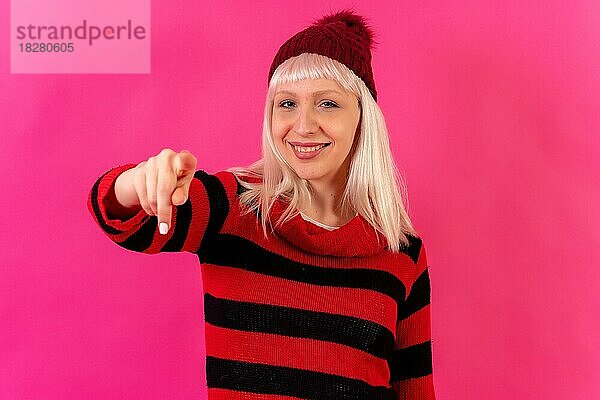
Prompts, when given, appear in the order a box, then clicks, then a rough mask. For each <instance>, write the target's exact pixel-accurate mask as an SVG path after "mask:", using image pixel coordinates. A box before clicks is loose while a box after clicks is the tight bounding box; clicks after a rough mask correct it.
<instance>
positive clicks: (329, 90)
mask: <svg viewBox="0 0 600 400" xmlns="http://www.w3.org/2000/svg"><path fill="white" fill-rule="evenodd" d="M325 93H335V94H338V95H340V96H341V95H342V93H341V92H339V91H337V90H333V89H328V90H319V91H316V92H313V93H312V95H313V97H317V96H320V95H322V94H325ZM280 94H289V95H292V96H294V95H296V93H294V92H290V91H289V90H281V91H279V92H277V93H275V96H278V95H280Z"/></svg>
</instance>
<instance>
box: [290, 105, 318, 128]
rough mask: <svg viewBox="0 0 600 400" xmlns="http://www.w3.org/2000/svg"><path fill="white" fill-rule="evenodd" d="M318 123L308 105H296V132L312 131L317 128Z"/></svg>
mask: <svg viewBox="0 0 600 400" xmlns="http://www.w3.org/2000/svg"><path fill="white" fill-rule="evenodd" d="M318 128H319V123H318V121H317V118H316V117H315V115H314V111H313V110H312V109H311V108H310V107H298V113H297V116H296V120H295V121H294V130H295V131H296V132H297V133H298V134H308V133H314V132H316V131H317V130H318Z"/></svg>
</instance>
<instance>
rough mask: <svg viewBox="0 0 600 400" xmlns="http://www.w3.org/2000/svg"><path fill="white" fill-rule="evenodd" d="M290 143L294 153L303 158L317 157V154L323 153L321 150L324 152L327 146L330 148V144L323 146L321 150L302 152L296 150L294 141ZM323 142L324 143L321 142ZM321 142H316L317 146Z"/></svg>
mask: <svg viewBox="0 0 600 400" xmlns="http://www.w3.org/2000/svg"><path fill="white" fill-rule="evenodd" d="M289 143H290V147H291V148H292V151H293V152H294V154H295V155H296V157H297V158H299V159H301V160H310V159H311V158H315V157H316V156H318V155H319V154H321V152H323V151H324V150H325V149H326V148H328V147H329V146H325V147H321V148H320V149H319V150H317V151H311V152H308V153H302V152H300V151H298V150H296V148H295V147H294V145H293V144H292V142H289ZM320 144H323V143H320ZM318 145H319V144H316V145H315V146H318ZM307 147H311V146H307Z"/></svg>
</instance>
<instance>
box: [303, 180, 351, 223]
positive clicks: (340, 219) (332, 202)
mask: <svg viewBox="0 0 600 400" xmlns="http://www.w3.org/2000/svg"><path fill="white" fill-rule="evenodd" d="M309 183H310V189H311V194H312V202H310V203H309V202H308V199H306V201H301V202H300V211H301V212H302V213H304V214H305V215H307V216H308V217H309V218H312V219H314V220H316V221H319V222H321V223H324V224H326V225H332V226H341V225H344V224H345V223H346V222H348V221H349V220H351V219H352V218H354V216H355V214H356V213H355V212H354V210H350V209H345V210H342V209H341V200H342V195H343V193H344V189H345V187H346V175H342V174H338V176H337V177H334V178H333V179H330V180H325V179H323V180H310V181H309Z"/></svg>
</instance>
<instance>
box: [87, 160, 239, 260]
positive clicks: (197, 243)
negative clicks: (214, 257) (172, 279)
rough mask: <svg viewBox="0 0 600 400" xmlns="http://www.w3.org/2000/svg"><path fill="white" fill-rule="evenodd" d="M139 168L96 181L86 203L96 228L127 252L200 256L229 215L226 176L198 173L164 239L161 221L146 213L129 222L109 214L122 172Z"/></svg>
mask: <svg viewBox="0 0 600 400" xmlns="http://www.w3.org/2000/svg"><path fill="white" fill-rule="evenodd" d="M136 165H137V164H124V165H121V166H119V167H115V168H113V169H111V170H109V171H108V172H106V173H104V174H103V175H102V176H100V177H99V178H98V179H97V180H96V182H95V183H94V185H93V186H92V188H91V190H90V192H89V195H88V200H87V205H88V209H89V211H90V213H91V215H92V218H93V219H94V221H95V222H96V224H97V225H98V226H99V227H100V229H101V230H102V231H103V232H104V233H105V234H106V236H108V238H109V239H110V240H112V241H113V242H115V243H117V244H118V245H119V246H121V247H123V248H125V249H127V250H131V251H135V252H140V253H147V254H156V253H160V252H191V253H200V251H201V249H202V248H203V246H204V245H205V243H206V242H207V241H208V240H210V237H211V236H212V235H214V234H216V233H217V232H218V230H219V229H220V227H221V226H222V223H223V221H224V220H225V218H226V216H227V213H228V212H229V201H228V197H227V195H226V189H225V186H224V185H223V177H224V175H222V173H221V174H215V175H210V174H207V173H206V172H205V171H203V170H198V171H196V173H195V174H194V179H193V180H192V182H191V183H190V188H189V193H188V200H187V201H186V202H185V203H184V204H182V205H179V206H175V205H173V206H172V207H173V211H172V219H171V224H170V227H169V231H168V232H167V234H166V235H162V234H160V232H159V231H158V217H156V216H150V215H148V214H146V212H145V211H144V210H140V211H139V212H138V213H137V214H136V215H133V216H131V217H130V218H126V219H121V218H119V217H116V216H113V215H110V214H108V213H107V206H108V202H109V201H110V197H109V196H108V193H109V190H110V189H111V188H112V187H113V186H114V184H115V181H116V179H117V177H118V176H119V175H120V174H121V173H122V172H124V171H126V170H128V169H131V168H134V167H135V166H136Z"/></svg>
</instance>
